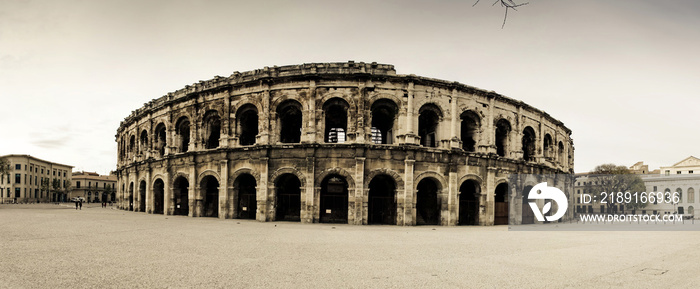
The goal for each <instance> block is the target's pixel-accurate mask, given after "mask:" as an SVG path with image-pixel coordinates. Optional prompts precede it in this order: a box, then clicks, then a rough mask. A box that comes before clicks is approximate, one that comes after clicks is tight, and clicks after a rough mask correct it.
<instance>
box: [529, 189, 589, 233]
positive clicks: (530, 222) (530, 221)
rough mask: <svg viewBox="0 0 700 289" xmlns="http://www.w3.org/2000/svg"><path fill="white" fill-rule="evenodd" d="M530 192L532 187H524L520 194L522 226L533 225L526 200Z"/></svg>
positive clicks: (531, 212) (533, 218) (530, 209)
mask: <svg viewBox="0 0 700 289" xmlns="http://www.w3.org/2000/svg"><path fill="white" fill-rule="evenodd" d="M530 190H532V186H525V188H523V192H522V199H523V202H522V206H521V215H522V221H521V222H520V223H521V224H523V225H526V224H534V223H535V212H533V211H532V208H530V204H529V202H530V200H529V199H528V194H530ZM601 213H603V212H601Z"/></svg>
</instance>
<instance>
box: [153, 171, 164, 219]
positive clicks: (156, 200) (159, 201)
mask: <svg viewBox="0 0 700 289" xmlns="http://www.w3.org/2000/svg"><path fill="white" fill-rule="evenodd" d="M164 196H165V183H164V182H163V180H161V179H156V181H155V182H154V183H153V213H154V214H163V204H164V200H165V198H164Z"/></svg>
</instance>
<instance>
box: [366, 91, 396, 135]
mask: <svg viewBox="0 0 700 289" xmlns="http://www.w3.org/2000/svg"><path fill="white" fill-rule="evenodd" d="M369 108H370V132H371V134H372V142H373V143H375V144H393V143H394V138H395V135H396V132H397V131H398V129H399V128H398V125H397V124H398V119H399V114H400V113H399V106H398V104H397V103H396V102H395V101H394V100H393V99H390V98H379V99H375V100H374V101H373V102H372V103H371V105H370V106H369Z"/></svg>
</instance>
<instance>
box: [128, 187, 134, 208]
mask: <svg viewBox="0 0 700 289" xmlns="http://www.w3.org/2000/svg"><path fill="white" fill-rule="evenodd" d="M133 210H134V183H130V184H129V211H133Z"/></svg>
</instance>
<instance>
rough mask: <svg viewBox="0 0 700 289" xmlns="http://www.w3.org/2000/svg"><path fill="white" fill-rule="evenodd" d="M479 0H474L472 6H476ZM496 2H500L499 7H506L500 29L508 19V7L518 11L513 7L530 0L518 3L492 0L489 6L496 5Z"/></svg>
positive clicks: (522, 4)
mask: <svg viewBox="0 0 700 289" xmlns="http://www.w3.org/2000/svg"><path fill="white" fill-rule="evenodd" d="M479 1H480V0H476V2H474V5H472V7H474V6H476V4H479ZM498 3H501V7H504V8H506V11H505V14H504V15H503V25H501V29H503V27H505V26H506V19H508V9H513V10H515V11H518V9H515V8H518V7H520V6H524V5H527V4H529V3H530V2H525V3H520V4H518V3H515V1H513V0H496V2H493V4H492V5H491V6H496V4H498Z"/></svg>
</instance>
